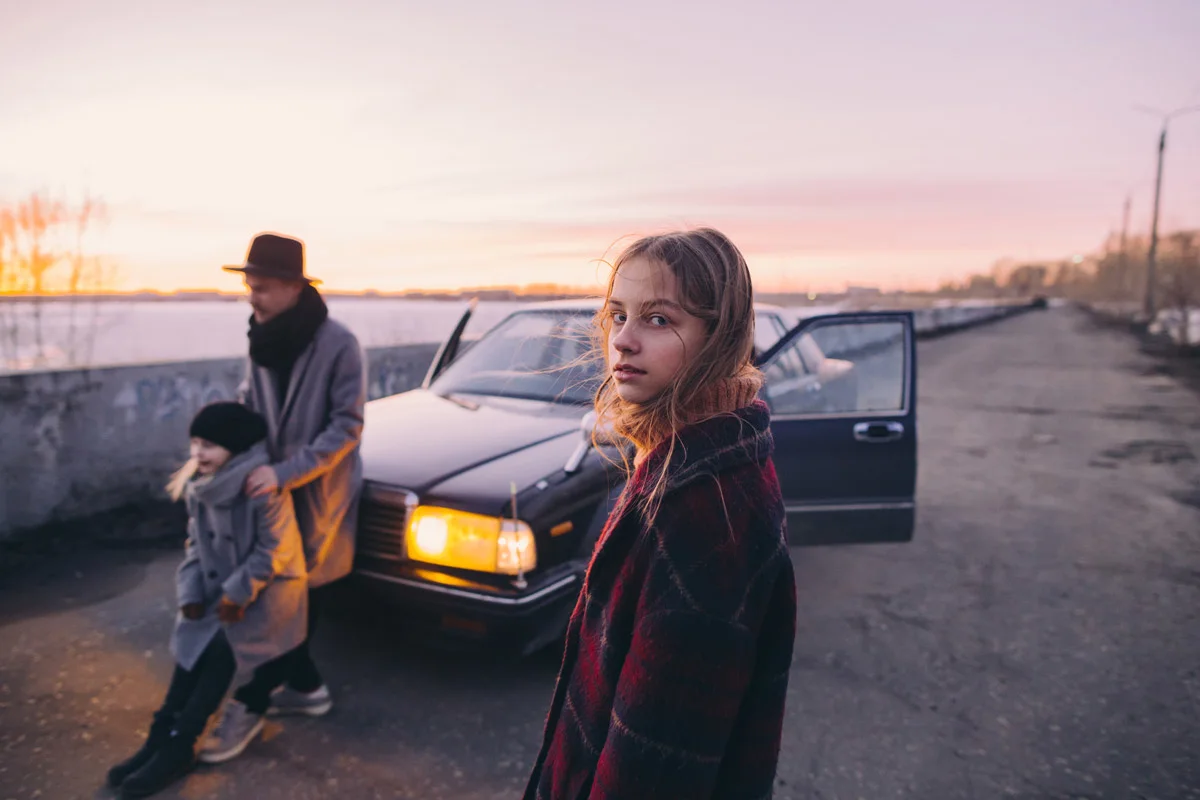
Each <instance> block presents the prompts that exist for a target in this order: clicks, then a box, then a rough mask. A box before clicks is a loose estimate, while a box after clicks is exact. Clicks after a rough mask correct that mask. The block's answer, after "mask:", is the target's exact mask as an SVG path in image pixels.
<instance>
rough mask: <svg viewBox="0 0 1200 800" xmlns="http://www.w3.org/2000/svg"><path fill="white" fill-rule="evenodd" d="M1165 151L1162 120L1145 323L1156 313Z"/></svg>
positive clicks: (1165, 138) (1147, 271) (1164, 127)
mask: <svg viewBox="0 0 1200 800" xmlns="http://www.w3.org/2000/svg"><path fill="white" fill-rule="evenodd" d="M1166 149H1167V120H1165V119H1164V120H1163V129H1162V133H1161V134H1160V135H1159V137H1158V176H1157V177H1156V178H1155V179H1154V211H1153V213H1152V214H1151V217H1150V253H1149V255H1147V256H1146V301H1145V303H1144V304H1143V310H1144V311H1145V312H1146V321H1147V322H1153V321H1154V314H1155V312H1156V311H1157V309H1156V308H1155V299H1156V298H1155V296H1154V290H1155V286H1156V283H1157V281H1158V274H1157V266H1158V265H1157V264H1156V263H1155V258H1156V257H1157V255H1158V203H1159V199H1160V197H1161V195H1162V168H1163V151H1165V150H1166Z"/></svg>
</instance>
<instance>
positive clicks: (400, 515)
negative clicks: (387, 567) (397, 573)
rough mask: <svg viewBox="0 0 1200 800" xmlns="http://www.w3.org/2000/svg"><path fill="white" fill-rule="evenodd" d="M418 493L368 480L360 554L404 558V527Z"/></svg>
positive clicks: (361, 512)
mask: <svg viewBox="0 0 1200 800" xmlns="http://www.w3.org/2000/svg"><path fill="white" fill-rule="evenodd" d="M416 502H417V496H416V495H415V494H413V493H412V492H410V491H407V490H405V489H400V488H397V487H394V486H385V485H382V484H377V483H369V482H368V483H367V484H366V486H364V487H363V496H362V500H361V502H360V505H359V510H358V544H357V549H358V552H359V554H360V555H364V556H369V557H371V558H383V559H388V560H390V561H404V560H405V559H406V558H407V554H406V553H405V546H404V530H405V526H406V525H407V524H408V514H409V509H411V508H412V507H413V506H415V505H416Z"/></svg>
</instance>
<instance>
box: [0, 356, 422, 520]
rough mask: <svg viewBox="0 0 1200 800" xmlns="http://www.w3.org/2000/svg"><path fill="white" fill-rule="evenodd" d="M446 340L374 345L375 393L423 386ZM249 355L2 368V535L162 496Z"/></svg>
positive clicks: (230, 394) (230, 390)
mask: <svg viewBox="0 0 1200 800" xmlns="http://www.w3.org/2000/svg"><path fill="white" fill-rule="evenodd" d="M436 350H437V345H433V344H421V345H405V346H401V347H387V348H378V349H372V350H369V351H368V354H367V355H368V365H369V366H368V372H369V379H368V380H369V384H368V391H369V394H370V397H371V399H375V398H377V397H383V396H386V395H390V394H397V393H399V392H403V391H407V390H408V389H412V388H414V387H416V386H418V385H419V384H420V382H421V380H422V379H423V378H424V377H425V371H426V370H427V369H428V367H429V363H430V362H431V361H432V360H433V355H434V353H435V351H436ZM244 369H245V361H244V359H240V358H234V359H217V360H212V361H191V362H183V363H176V364H145V365H138V366H129V367H112V368H108V369H96V370H64V371H58V372H36V373H17V374H14V375H5V376H0V487H2V490H0V539H2V538H6V537H8V536H11V535H13V534H15V533H18V532H20V531H22V530H24V529H28V528H34V527H38V526H41V525H44V524H47V523H51V522H59V521H63V520H68V519H72V518H76V517H82V516H86V515H89V514H94V513H98V512H101V511H107V510H110V509H113V508H119V507H121V506H124V505H127V504H131V503H139V502H143V501H145V500H148V499H152V498H156V497H158V498H161V497H162V486H163V484H164V483H165V482H166V478H167V477H168V476H169V475H170V473H171V471H172V470H173V469H175V468H176V467H178V466H179V464H180V463H181V461H182V460H183V458H184V457H185V453H186V449H187V426H188V423H189V422H190V421H191V418H192V415H193V414H195V412H196V411H197V410H198V409H199V408H200V407H201V406H202V405H204V404H205V403H210V402H213V401H215V400H228V399H232V398H233V397H234V395H235V393H236V391H237V386H238V384H239V383H240V382H241V379H242V376H243V372H244Z"/></svg>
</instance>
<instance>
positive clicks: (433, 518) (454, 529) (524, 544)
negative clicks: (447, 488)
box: [405, 506, 537, 575]
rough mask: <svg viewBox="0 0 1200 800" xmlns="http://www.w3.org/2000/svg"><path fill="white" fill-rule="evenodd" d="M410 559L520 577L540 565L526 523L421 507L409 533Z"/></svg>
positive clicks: (450, 509)
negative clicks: (520, 574) (520, 573)
mask: <svg viewBox="0 0 1200 800" xmlns="http://www.w3.org/2000/svg"><path fill="white" fill-rule="evenodd" d="M405 541H406V544H407V546H408V557H409V558H411V559H413V560H414V561H425V562H428V563H431V564H441V565H443V566H447V567H458V568H460V569H472V570H476V571H479V572H497V573H500V574H502V575H516V574H517V573H518V572H529V571H531V570H532V569H533V568H534V567H536V566H537V545H536V544H535V543H534V540H533V531H532V530H530V528H529V526H528V525H526V524H525V523H524V522H516V523H514V522H513V521H512V520H510V519H501V518H500V517H488V516H484V515H482V514H470V513H467V512H466V511H455V510H454V509H452V508H438V507H436V506H417V507H416V508H415V509H413V513H412V516H411V517H410V518H409V521H408V530H407V531H406V532H405Z"/></svg>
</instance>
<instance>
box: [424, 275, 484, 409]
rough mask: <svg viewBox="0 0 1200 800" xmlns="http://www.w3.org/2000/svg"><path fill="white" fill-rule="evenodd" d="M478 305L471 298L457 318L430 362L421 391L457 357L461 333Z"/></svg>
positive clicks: (476, 298)
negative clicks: (452, 328)
mask: <svg viewBox="0 0 1200 800" xmlns="http://www.w3.org/2000/svg"><path fill="white" fill-rule="evenodd" d="M478 305H479V298H478V297H472V298H471V302H470V303H469V304H468V305H467V310H466V311H464V312H463V315H462V316H461V317H460V318H459V320H458V324H457V325H455V326H454V330H453V331H452V332H451V333H450V336H448V337H447V338H446V341H444V342H442V346H441V347H439V348H438V351H437V354H436V355H435V356H434V357H433V361H432V362H430V364H429V370H428V371H427V372H426V373H425V380H424V381H423V382H422V383H421V388H422V389H428V388H429V384H431V383H433V379H434V378H436V377H437V376H438V375H440V374H441V372H442V370H444V369H445V368H446V367H448V366H450V362H451V361H453V360H454V359H455V358H456V357H457V356H458V346H459V344H460V343H461V342H462V337H463V331H465V330H466V329H467V323H468V322H470V321H471V315H472V314H474V313H475V307H476V306H478Z"/></svg>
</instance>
